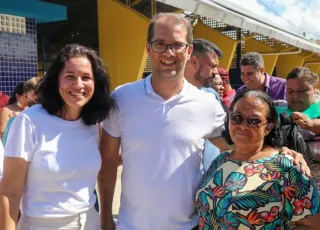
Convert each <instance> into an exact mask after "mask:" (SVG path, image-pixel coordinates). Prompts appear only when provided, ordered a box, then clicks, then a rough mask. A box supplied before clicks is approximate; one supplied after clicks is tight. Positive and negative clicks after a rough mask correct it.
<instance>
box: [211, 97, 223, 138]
mask: <svg viewBox="0 0 320 230" xmlns="http://www.w3.org/2000/svg"><path fill="white" fill-rule="evenodd" d="M215 101H216V100H215ZM214 107H215V113H214V117H213V129H212V133H211V136H210V137H209V138H215V137H220V136H221V132H222V131H223V130H224V121H225V117H226V113H225V111H224V109H223V108H222V105H221V103H219V102H217V101H216V104H215V106H214Z"/></svg>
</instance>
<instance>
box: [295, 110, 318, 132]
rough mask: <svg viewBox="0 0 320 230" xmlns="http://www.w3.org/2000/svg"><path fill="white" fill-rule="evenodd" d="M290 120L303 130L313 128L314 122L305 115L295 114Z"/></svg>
mask: <svg viewBox="0 0 320 230" xmlns="http://www.w3.org/2000/svg"><path fill="white" fill-rule="evenodd" d="M290 118H291V120H292V122H294V123H297V124H298V125H300V127H301V128H303V129H307V130H310V129H312V128H313V121H312V120H311V119H310V118H309V117H307V115H305V114H303V113H300V112H293V113H292V114H291V116H290Z"/></svg>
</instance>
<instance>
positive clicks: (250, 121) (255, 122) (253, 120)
mask: <svg viewBox="0 0 320 230" xmlns="http://www.w3.org/2000/svg"><path fill="white" fill-rule="evenodd" d="M229 119H230V121H231V123H232V124H234V125H240V124H242V122H244V121H246V123H247V125H248V127H249V128H260V127H262V126H263V125H265V124H266V123H267V121H263V120H262V119H261V118H258V117H249V118H244V117H243V116H242V115H241V114H239V113H230V115H229Z"/></svg>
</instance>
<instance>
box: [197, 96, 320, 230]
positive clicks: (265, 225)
mask: <svg viewBox="0 0 320 230" xmlns="http://www.w3.org/2000/svg"><path fill="white" fill-rule="evenodd" d="M223 136H224V137H225V138H226V141H228V143H229V144H234V149H233V150H232V151H227V152H224V153H222V154H221V155H219V156H218V157H217V158H216V159H215V160H214V161H213V162H212V164H211V166H210V168H209V170H208V171H207V173H206V174H205V176H204V177H203V179H202V183H201V186H200V189H199V190H198V192H197V195H196V202H197V208H198V214H199V230H202V229H212V230H218V229H292V227H293V226H294V225H296V226H297V225H300V226H303V225H304V226H305V227H310V229H318V228H317V227H318V226H316V223H319V222H318V220H317V218H319V217H320V216H319V211H320V210H319V208H320V207H319V206H320V196H319V193H318V191H317V188H316V187H315V185H314V182H313V180H312V179H309V178H308V177H306V176H305V175H303V174H302V173H301V172H300V170H299V168H298V167H296V166H294V165H293V163H292V160H293V159H292V157H290V156H288V155H282V154H280V151H279V149H280V148H281V147H282V143H281V142H282V138H281V133H280V127H279V123H278V115H277V111H276V109H275V106H274V104H273V102H272V99H271V98H270V97H269V96H268V95H267V94H266V93H264V92H262V91H255V90H252V91H243V92H242V93H240V94H239V95H237V96H236V98H235V99H234V101H233V102H232V104H231V106H230V114H229V115H228V116H227V119H226V122H225V131H224V132H223Z"/></svg>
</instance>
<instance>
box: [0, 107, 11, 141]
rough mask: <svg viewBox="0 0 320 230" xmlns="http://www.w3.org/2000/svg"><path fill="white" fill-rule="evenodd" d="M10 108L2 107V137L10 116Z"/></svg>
mask: <svg viewBox="0 0 320 230" xmlns="http://www.w3.org/2000/svg"><path fill="white" fill-rule="evenodd" d="M9 115H10V110H9V109H8V108H7V107H3V108H2V109H0V138H2V136H3V133H4V130H5V128H6V126H7V123H8V120H9V118H10V116H9Z"/></svg>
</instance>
